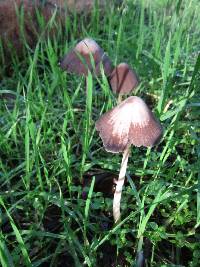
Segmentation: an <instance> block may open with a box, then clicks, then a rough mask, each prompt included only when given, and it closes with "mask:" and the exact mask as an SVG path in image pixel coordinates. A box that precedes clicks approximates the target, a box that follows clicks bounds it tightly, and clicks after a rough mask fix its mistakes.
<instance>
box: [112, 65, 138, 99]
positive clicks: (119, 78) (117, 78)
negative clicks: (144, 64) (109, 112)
mask: <svg viewBox="0 0 200 267" xmlns="http://www.w3.org/2000/svg"><path fill="white" fill-rule="evenodd" d="M138 83H139V80H138V78H137V75H136V73H135V72H134V71H133V70H132V69H131V68H130V66H129V65H128V64H127V63H120V64H119V65H118V66H116V67H115V68H114V70H113V72H112V73H111V75H110V85H111V87H112V90H113V92H114V93H118V94H128V93H130V92H131V91H132V90H133V89H134V88H136V87H137V85H138Z"/></svg>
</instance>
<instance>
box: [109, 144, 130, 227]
mask: <svg viewBox="0 0 200 267" xmlns="http://www.w3.org/2000/svg"><path fill="white" fill-rule="evenodd" d="M129 153H130V150H129V146H127V148H126V149H125V150H124V153H123V158H122V163H121V168H120V172H119V178H118V180H117V181H116V189H115V193H114V199H113V217H114V221H115V223H116V222H118V221H119V220H120V216H121V213H120V201H121V196H122V187H123V185H124V179H125V175H126V169H127V164H128V157H129Z"/></svg>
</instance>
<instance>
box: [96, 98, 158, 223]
mask: <svg viewBox="0 0 200 267" xmlns="http://www.w3.org/2000/svg"><path fill="white" fill-rule="evenodd" d="M96 129H97V131H99V135H100V137H101V139H102V141H103V145H104V147H105V149H106V151H108V152H112V153H119V152H123V158H122V163H121V168H120V173H119V178H118V180H117V181H116V190H115V193H114V200H113V216H114V220H115V222H117V221H119V219H120V200H121V194H122V187H123V184H124V179H125V174H126V168H127V164H128V157H129V153H130V146H131V145H132V144H133V145H135V146H137V147H140V146H145V147H152V146H154V145H155V144H157V143H158V142H159V140H160V138H161V136H162V127H161V125H160V123H159V122H158V121H157V120H156V118H155V117H154V115H153V113H152V112H151V110H150V109H149V108H148V107H147V105H146V104H145V102H144V101H143V100H142V99H141V98H139V97H137V96H131V97H129V98H127V99H126V100H124V101H123V102H121V103H120V104H119V105H118V106H116V107H114V108H113V109H112V110H110V111H108V112H106V113H105V114H103V115H102V116H101V117H100V118H99V120H98V121H97V122H96Z"/></svg>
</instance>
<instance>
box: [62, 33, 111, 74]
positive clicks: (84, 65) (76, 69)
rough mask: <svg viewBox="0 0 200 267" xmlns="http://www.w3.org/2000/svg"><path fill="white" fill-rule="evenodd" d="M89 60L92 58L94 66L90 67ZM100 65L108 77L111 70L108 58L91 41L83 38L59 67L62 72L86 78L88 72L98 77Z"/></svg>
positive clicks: (90, 61) (90, 62)
mask: <svg viewBox="0 0 200 267" xmlns="http://www.w3.org/2000/svg"><path fill="white" fill-rule="evenodd" d="M91 58H93V61H94V66H93V65H92V60H91ZM101 63H102V65H103V67H104V72H105V74H106V75H107V76H108V75H110V73H111V72H112V69H113V68H112V63H111V61H110V59H109V57H108V56H107V55H106V54H105V53H104V51H103V49H101V47H100V46H99V45H98V44H97V43H96V42H95V41H94V40H93V39H89V38H85V39H83V40H82V41H81V42H79V43H78V44H77V45H76V46H75V48H74V49H73V50H71V51H70V52H69V53H67V54H66V55H65V56H64V57H63V59H62V60H61V62H60V66H61V68H62V69H63V70H66V71H68V72H70V73H75V74H78V75H85V76H86V75H87V74H88V70H90V71H91V72H93V71H94V72H95V74H96V75H100V73H101V71H100V66H101ZM93 67H94V69H93Z"/></svg>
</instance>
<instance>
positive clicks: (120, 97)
mask: <svg viewBox="0 0 200 267" xmlns="http://www.w3.org/2000/svg"><path fill="white" fill-rule="evenodd" d="M121 102H122V95H121V94H120V93H119V95H118V98H117V105H119V104H120V103H121Z"/></svg>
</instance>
